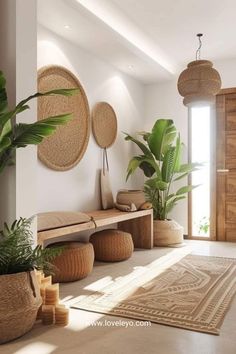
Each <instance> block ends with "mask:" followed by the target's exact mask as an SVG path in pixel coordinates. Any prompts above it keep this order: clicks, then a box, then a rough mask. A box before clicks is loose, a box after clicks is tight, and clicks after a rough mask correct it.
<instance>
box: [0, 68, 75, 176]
mask: <svg viewBox="0 0 236 354" xmlns="http://www.w3.org/2000/svg"><path fill="white" fill-rule="evenodd" d="M76 93H78V89H77V88H75V89H58V90H52V91H48V92H45V93H40V92H37V93H35V94H33V95H31V96H29V97H28V98H26V99H24V100H22V101H21V102H19V103H18V104H17V106H16V107H14V108H13V109H9V107H8V99H7V91H6V79H5V77H4V75H3V72H2V71H0V173H1V172H2V171H3V170H4V168H5V167H6V166H7V165H8V164H11V163H12V161H13V159H14V152H15V150H16V149H17V148H24V147H26V146H27V145H38V144H40V143H41V142H42V141H43V139H44V138H46V137H47V136H49V135H51V134H53V133H54V132H55V130H56V129H57V126H58V125H62V124H66V123H67V122H68V121H69V120H70V119H71V118H72V115H71V114H70V113H68V114H62V115H57V116H52V117H48V118H46V119H42V120H40V121H37V122H35V123H32V124H25V123H16V124H15V123H14V119H15V117H16V115H17V114H19V113H21V112H24V111H25V110H28V109H29V108H30V107H29V105H28V104H27V103H28V102H29V101H30V100H32V99H34V98H37V97H42V96H51V95H63V96H72V95H75V94H76Z"/></svg>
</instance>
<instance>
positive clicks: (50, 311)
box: [42, 305, 55, 325]
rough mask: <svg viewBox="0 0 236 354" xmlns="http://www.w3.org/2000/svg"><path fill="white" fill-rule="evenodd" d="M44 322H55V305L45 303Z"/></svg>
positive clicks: (46, 323)
mask: <svg viewBox="0 0 236 354" xmlns="http://www.w3.org/2000/svg"><path fill="white" fill-rule="evenodd" d="M42 322H43V324H44V325H50V324H53V323H55V306H53V305H43V306H42Z"/></svg>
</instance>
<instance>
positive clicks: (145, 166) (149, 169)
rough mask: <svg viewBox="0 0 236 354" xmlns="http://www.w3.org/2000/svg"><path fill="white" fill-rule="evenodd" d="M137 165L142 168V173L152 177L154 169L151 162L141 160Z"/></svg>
mask: <svg viewBox="0 0 236 354" xmlns="http://www.w3.org/2000/svg"><path fill="white" fill-rule="evenodd" d="M139 167H140V168H141V170H143V173H144V175H145V176H146V177H148V178H150V177H152V176H153V174H154V173H155V171H156V170H155V168H154V167H153V166H152V164H150V163H149V162H147V161H143V162H141V163H140V166H139Z"/></svg>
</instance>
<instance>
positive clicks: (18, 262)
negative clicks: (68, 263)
mask: <svg viewBox="0 0 236 354" xmlns="http://www.w3.org/2000/svg"><path fill="white" fill-rule="evenodd" d="M31 223H32V218H31V219H23V218H20V219H19V220H18V221H17V220H16V221H14V223H13V224H12V225H11V226H10V227H9V226H8V225H7V224H4V229H3V230H2V231H0V275H2V274H13V273H20V272H27V271H31V270H33V269H42V270H43V271H45V272H51V271H52V266H51V263H50V261H52V260H53V258H55V257H56V256H58V255H60V254H61V252H62V251H63V248H62V247H57V248H42V246H41V245H38V246H36V247H35V248H34V247H33V236H32V231H31Z"/></svg>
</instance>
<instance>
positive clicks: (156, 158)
mask: <svg viewBox="0 0 236 354" xmlns="http://www.w3.org/2000/svg"><path fill="white" fill-rule="evenodd" d="M139 136H140V137H141V139H136V138H134V137H132V136H130V135H129V134H126V137H125V140H127V141H132V142H133V143H135V144H136V145H137V146H138V147H139V148H140V149H141V151H142V154H141V155H138V156H134V157H133V158H132V159H131V160H130V162H129V165H128V168H127V179H128V178H129V177H130V175H132V174H133V173H134V172H135V171H136V169H137V168H140V169H141V170H142V171H143V173H144V175H145V177H146V180H145V183H144V192H145V195H146V200H147V201H148V202H151V203H152V206H153V215H154V245H155V246H169V245H174V244H180V243H182V241H183V227H182V226H180V225H179V224H178V223H177V222H176V221H174V220H171V219H170V218H169V214H170V212H171V211H172V209H173V208H174V207H175V205H176V204H177V203H178V202H179V201H180V200H182V199H185V198H186V195H187V193H188V192H190V191H192V189H193V188H195V187H196V186H191V185H185V186H182V187H180V188H178V189H177V190H175V186H174V185H175V182H176V181H179V180H181V179H186V177H188V175H189V174H190V173H192V172H193V171H195V170H197V169H198V168H199V167H200V164H198V163H186V164H183V163H182V162H181V159H182V149H183V143H181V140H180V134H179V133H178V132H177V130H176V127H175V125H174V123H173V121H172V120H170V119H159V120H157V121H156V122H155V124H154V126H153V128H152V131H151V132H141V133H139Z"/></svg>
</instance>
